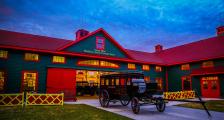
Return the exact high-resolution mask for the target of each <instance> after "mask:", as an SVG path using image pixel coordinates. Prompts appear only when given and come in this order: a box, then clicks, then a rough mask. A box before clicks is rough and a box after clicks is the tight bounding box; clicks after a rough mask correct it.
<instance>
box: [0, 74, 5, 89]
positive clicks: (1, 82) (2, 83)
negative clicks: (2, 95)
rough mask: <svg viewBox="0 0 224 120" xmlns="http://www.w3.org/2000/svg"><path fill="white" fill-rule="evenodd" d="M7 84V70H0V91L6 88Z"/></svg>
mask: <svg viewBox="0 0 224 120" xmlns="http://www.w3.org/2000/svg"><path fill="white" fill-rule="evenodd" d="M4 86H5V72H3V71H0V91H3V90H4Z"/></svg>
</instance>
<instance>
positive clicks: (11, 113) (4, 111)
mask: <svg viewBox="0 0 224 120" xmlns="http://www.w3.org/2000/svg"><path fill="white" fill-rule="evenodd" d="M8 119H10V120H87V119H88V120H121V119H122V120H130V119H129V118H127V117H123V116H120V115H117V114H114V113H111V112H107V111H104V110H100V109H97V108H94V107H91V106H88V105H64V106H27V107H26V108H25V109H24V111H23V110H22V107H18V106H17V107H2V106H1V107H0V120H8Z"/></svg>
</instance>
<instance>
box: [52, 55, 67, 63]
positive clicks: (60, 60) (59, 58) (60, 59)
mask: <svg viewBox="0 0 224 120" xmlns="http://www.w3.org/2000/svg"><path fill="white" fill-rule="evenodd" d="M53 63H65V57H63V56H53Z"/></svg>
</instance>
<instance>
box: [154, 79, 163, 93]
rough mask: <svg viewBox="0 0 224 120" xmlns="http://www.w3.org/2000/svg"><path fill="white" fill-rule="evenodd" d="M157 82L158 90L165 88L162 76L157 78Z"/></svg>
mask: <svg viewBox="0 0 224 120" xmlns="http://www.w3.org/2000/svg"><path fill="white" fill-rule="evenodd" d="M156 83H157V86H158V90H163V81H162V78H161V77H157V78H156Z"/></svg>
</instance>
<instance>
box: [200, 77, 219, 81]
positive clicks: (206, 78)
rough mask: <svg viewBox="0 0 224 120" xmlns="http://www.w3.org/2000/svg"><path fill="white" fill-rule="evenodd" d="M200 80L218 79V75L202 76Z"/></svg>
mask: <svg viewBox="0 0 224 120" xmlns="http://www.w3.org/2000/svg"><path fill="white" fill-rule="evenodd" d="M202 80H218V76H209V77H202Z"/></svg>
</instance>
